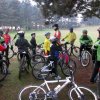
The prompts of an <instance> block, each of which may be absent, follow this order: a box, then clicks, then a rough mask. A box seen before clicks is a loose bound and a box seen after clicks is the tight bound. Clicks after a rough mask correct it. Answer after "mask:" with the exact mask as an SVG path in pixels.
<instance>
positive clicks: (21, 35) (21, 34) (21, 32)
mask: <svg viewBox="0 0 100 100" xmlns="http://www.w3.org/2000/svg"><path fill="white" fill-rule="evenodd" d="M17 34H18V35H19V36H20V37H24V34H25V32H24V31H18V33H17Z"/></svg>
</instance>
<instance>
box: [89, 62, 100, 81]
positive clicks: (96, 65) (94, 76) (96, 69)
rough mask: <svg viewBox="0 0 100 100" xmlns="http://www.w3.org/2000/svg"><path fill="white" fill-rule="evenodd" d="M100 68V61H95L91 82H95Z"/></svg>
mask: <svg viewBox="0 0 100 100" xmlns="http://www.w3.org/2000/svg"><path fill="white" fill-rule="evenodd" d="M99 68H100V61H97V62H96V63H95V67H94V70H93V73H92V76H91V79H90V82H95V78H96V76H97V74H98V70H99Z"/></svg>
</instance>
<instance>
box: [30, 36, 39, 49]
mask: <svg viewBox="0 0 100 100" xmlns="http://www.w3.org/2000/svg"><path fill="white" fill-rule="evenodd" d="M30 43H31V46H32V48H36V46H37V44H36V39H35V38H32V39H31V40H30Z"/></svg>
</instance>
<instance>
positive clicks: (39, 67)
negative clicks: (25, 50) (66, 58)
mask: <svg viewBox="0 0 100 100" xmlns="http://www.w3.org/2000/svg"><path fill="white" fill-rule="evenodd" d="M45 66H46V65H45V62H38V63H36V64H35V65H34V67H33V68H32V75H33V76H34V77H35V78H36V79H40V80H41V79H44V78H47V77H48V75H49V71H48V68H45Z"/></svg>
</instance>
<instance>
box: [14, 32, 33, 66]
mask: <svg viewBox="0 0 100 100" xmlns="http://www.w3.org/2000/svg"><path fill="white" fill-rule="evenodd" d="M17 34H18V35H19V38H18V39H17V40H16V42H15V46H17V47H18V52H19V53H20V58H22V57H23V52H26V58H27V64H28V66H29V64H30V58H29V54H28V52H29V51H28V48H30V49H31V46H30V44H29V43H28V41H27V40H26V39H25V37H24V35H25V32H24V31H19V32H18V33H17Z"/></svg>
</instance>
